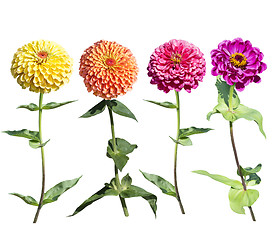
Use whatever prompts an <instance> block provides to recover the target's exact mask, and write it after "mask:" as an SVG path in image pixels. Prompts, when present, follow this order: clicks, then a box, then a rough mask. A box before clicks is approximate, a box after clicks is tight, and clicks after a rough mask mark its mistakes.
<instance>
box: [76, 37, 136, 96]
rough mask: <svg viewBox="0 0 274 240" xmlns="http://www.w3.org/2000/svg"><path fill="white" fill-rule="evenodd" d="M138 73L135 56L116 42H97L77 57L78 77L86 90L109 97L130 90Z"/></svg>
mask: <svg viewBox="0 0 274 240" xmlns="http://www.w3.org/2000/svg"><path fill="white" fill-rule="evenodd" d="M137 74H138V67H137V63H136V59H135V57H134V56H133V54H132V53H131V51H130V50H129V49H128V48H126V47H123V46H122V45H120V44H118V43H116V42H110V41H105V40H101V41H99V42H96V43H95V44H94V45H92V46H90V47H89V48H87V49H86V50H85V52H84V54H83V55H82V57H81V60H80V76H82V77H83V78H84V83H85V85H86V87H87V90H88V91H89V92H91V91H92V92H93V94H94V95H95V96H99V97H102V98H104V99H108V100H109V99H112V98H116V97H118V96H119V95H124V94H125V93H126V92H127V91H128V90H131V88H132V85H133V83H134V82H135V81H136V80H137Z"/></svg>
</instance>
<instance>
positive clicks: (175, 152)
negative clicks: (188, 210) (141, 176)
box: [174, 91, 185, 214]
mask: <svg viewBox="0 0 274 240" xmlns="http://www.w3.org/2000/svg"><path fill="white" fill-rule="evenodd" d="M175 96H176V105H177V108H176V110H177V136H176V141H178V139H179V133H180V99H179V93H178V92H177V91H175ZM177 150H178V143H177V142H176V143H175V151H174V187H175V192H176V198H177V200H178V202H179V206H180V209H181V212H182V214H185V210H184V207H183V204H182V202H181V198H180V194H179V190H178V184H177Z"/></svg>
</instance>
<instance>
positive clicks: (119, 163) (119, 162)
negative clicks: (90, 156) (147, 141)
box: [107, 146, 129, 171]
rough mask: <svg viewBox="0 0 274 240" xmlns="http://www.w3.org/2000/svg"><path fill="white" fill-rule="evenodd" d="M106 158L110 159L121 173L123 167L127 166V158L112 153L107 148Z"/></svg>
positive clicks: (121, 154) (120, 154) (117, 153)
mask: <svg viewBox="0 0 274 240" xmlns="http://www.w3.org/2000/svg"><path fill="white" fill-rule="evenodd" d="M107 156H108V157H109V158H112V159H113V161H114V163H115V165H116V167H117V168H118V169H119V170H120V171H122V170H123V168H124V166H125V165H126V164H127V161H128V159H129V157H128V156H127V155H125V154H123V153H120V152H116V153H114V152H113V150H112V149H111V148H110V147H109V146H108V147H107Z"/></svg>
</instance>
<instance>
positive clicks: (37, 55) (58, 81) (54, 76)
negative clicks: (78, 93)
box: [11, 40, 73, 93]
mask: <svg viewBox="0 0 274 240" xmlns="http://www.w3.org/2000/svg"><path fill="white" fill-rule="evenodd" d="M72 64H73V60H72V59H71V58H70V57H69V55H68V54H67V52H66V51H65V49H64V48H62V47H61V46H60V45H58V44H56V43H55V42H51V41H46V40H39V41H33V42H31V43H28V44H26V45H24V46H23V47H21V48H19V49H18V50H17V52H16V53H15V54H14V57H13V60H12V64H11V74H12V76H13V77H14V78H17V82H18V83H19V84H20V86H21V87H22V88H24V89H25V88H29V90H30V91H33V92H37V93H38V92H40V93H49V92H50V91H51V90H53V91H56V90H58V89H59V88H60V87H61V86H62V85H64V84H65V83H68V82H69V77H70V75H71V72H72Z"/></svg>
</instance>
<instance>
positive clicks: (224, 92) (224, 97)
mask: <svg viewBox="0 0 274 240" xmlns="http://www.w3.org/2000/svg"><path fill="white" fill-rule="evenodd" d="M215 86H216V87H217V90H218V103H225V104H226V106H227V107H228V106H229V103H228V102H229V92H230V87H231V86H230V85H228V84H227V83H226V82H225V81H222V77H221V76H220V75H219V76H217V81H216V84H215ZM239 104H240V99H239V96H238V94H237V92H236V90H235V89H234V91H233V98H232V107H233V109H235V108H237V107H238V106H239Z"/></svg>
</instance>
